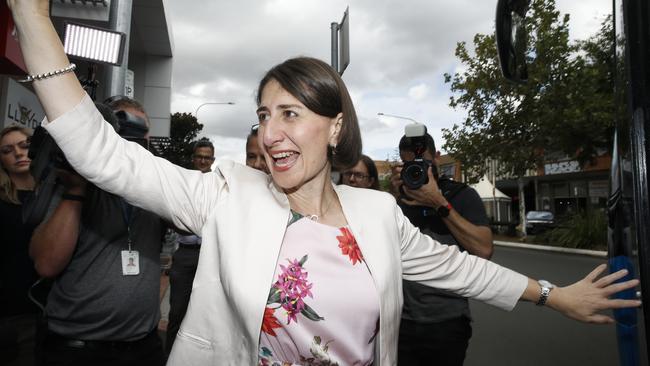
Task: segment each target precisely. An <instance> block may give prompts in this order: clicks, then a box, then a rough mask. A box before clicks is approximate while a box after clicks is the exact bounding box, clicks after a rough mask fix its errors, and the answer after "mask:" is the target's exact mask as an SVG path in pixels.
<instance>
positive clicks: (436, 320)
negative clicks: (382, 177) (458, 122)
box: [391, 125, 493, 366]
mask: <svg viewBox="0 0 650 366" xmlns="http://www.w3.org/2000/svg"><path fill="white" fill-rule="evenodd" d="M420 126H421V127H422V130H421V131H418V132H416V133H415V134H413V133H412V134H411V137H407V136H408V135H409V131H408V126H407V131H406V132H407V133H406V135H405V136H404V137H402V139H401V140H400V143H399V152H400V157H401V159H402V161H403V162H404V163H405V164H404V165H403V166H396V167H394V168H393V170H392V175H391V188H392V189H393V193H394V194H395V195H396V196H397V197H398V202H399V204H400V207H401V208H402V211H403V212H404V215H405V216H406V217H407V218H408V219H409V220H410V221H411V223H412V224H413V225H415V226H417V227H418V228H419V229H420V231H421V232H422V233H424V234H426V235H429V236H430V237H432V238H433V239H435V240H438V241H440V242H441V243H445V244H449V245H457V246H459V247H460V250H461V251H468V252H469V253H471V254H474V255H477V256H480V257H483V258H486V259H489V258H490V257H491V255H492V251H493V247H492V232H491V231H490V228H489V227H488V224H489V220H488V218H487V216H486V214H485V208H484V206H483V202H482V201H481V199H480V197H479V196H478V194H477V193H476V191H474V190H473V189H472V188H470V187H468V186H467V185H465V184H463V183H458V182H454V181H453V180H451V179H450V178H448V177H446V176H444V175H442V176H438V159H439V156H440V153H439V152H437V151H436V148H435V144H434V141H433V138H432V137H431V136H430V135H429V134H428V133H426V128H424V126H423V125H420ZM413 135H417V136H413ZM403 171H404V173H403ZM404 175H405V176H404ZM405 180H406V182H405ZM425 182H426V183H425ZM418 185H419V186H420V187H419V188H416V187H417V186H418ZM409 186H410V187H412V188H413V189H409V188H408V187H409ZM403 285H404V287H403V289H404V308H403V312H402V322H401V327H400V334H399V346H398V353H399V354H398V359H399V363H400V364H401V365H420V364H427V365H429V364H435V365H443V366H444V365H462V364H463V361H464V359H465V353H466V350H467V346H468V342H469V339H470V337H471V335H472V328H471V325H470V322H471V318H470V311H469V304H468V302H467V299H466V298H463V297H460V296H458V295H455V294H452V293H450V292H448V291H443V290H438V289H435V288H431V287H428V286H424V285H421V284H419V283H417V282H411V281H406V280H405V281H403Z"/></svg>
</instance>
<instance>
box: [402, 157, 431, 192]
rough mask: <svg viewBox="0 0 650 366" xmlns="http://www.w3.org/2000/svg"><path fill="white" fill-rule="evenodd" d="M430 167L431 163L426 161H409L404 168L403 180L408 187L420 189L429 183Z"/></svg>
mask: <svg viewBox="0 0 650 366" xmlns="http://www.w3.org/2000/svg"><path fill="white" fill-rule="evenodd" d="M428 169H429V164H427V163H426V162H425V161H409V162H407V163H406V164H404V167H403V168H402V174H401V178H402V182H404V185H405V186H406V188H408V189H418V188H420V187H422V186H423V185H425V184H427V183H429V176H428V175H427V170H428Z"/></svg>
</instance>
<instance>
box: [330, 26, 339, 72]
mask: <svg viewBox="0 0 650 366" xmlns="http://www.w3.org/2000/svg"><path fill="white" fill-rule="evenodd" d="M330 29H331V32H332V68H333V69H334V70H336V72H339V23H337V22H332V24H331V25H330Z"/></svg>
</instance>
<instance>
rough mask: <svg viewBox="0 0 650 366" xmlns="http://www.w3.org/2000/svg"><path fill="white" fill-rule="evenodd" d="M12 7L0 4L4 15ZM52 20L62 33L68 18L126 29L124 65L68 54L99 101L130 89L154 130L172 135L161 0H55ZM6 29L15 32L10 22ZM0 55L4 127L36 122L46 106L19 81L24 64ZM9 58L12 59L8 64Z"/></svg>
mask: <svg viewBox="0 0 650 366" xmlns="http://www.w3.org/2000/svg"><path fill="white" fill-rule="evenodd" d="M3 3H4V2H3ZM8 11H9V10H8V9H7V8H6V5H5V6H3V7H1V8H0V13H3V14H1V16H0V18H2V17H4V16H6V14H7V12H8ZM52 20H53V23H54V25H55V28H56V29H57V32H58V33H59V35H61V38H62V39H64V37H63V34H64V29H65V24H66V22H70V23H75V24H80V25H84V26H90V27H96V28H102V29H107V30H113V31H121V32H123V33H124V34H125V37H124V39H125V46H124V51H123V61H124V62H123V65H121V66H113V65H109V64H100V63H91V62H89V61H86V60H82V59H77V58H74V57H70V60H71V62H74V63H75V64H77V70H76V74H77V76H78V77H79V79H80V80H81V81H82V82H83V81H89V80H90V81H93V82H94V85H96V86H95V100H96V101H103V100H104V99H106V98H107V97H110V96H113V95H127V96H129V97H133V98H135V99H136V100H138V101H139V102H141V103H142V104H143V105H144V107H145V109H146V110H147V114H148V115H149V118H150V120H151V131H150V134H151V135H152V136H169V127H170V104H171V76H172V60H173V49H174V47H173V41H172V32H171V27H170V22H169V17H168V11H167V9H166V7H165V2H164V1H163V0H128V1H127V0H88V1H75V0H59V1H56V2H52ZM125 23H128V26H125V25H124V24H125ZM116 27H117V28H119V29H115V28H116ZM125 30H126V32H124V31H125ZM3 31H4V32H5V33H6V32H11V31H12V26H11V25H9V26H8V27H5V29H3ZM4 38H5V43H11V39H10V37H4ZM5 47H6V46H5ZM0 56H1V57H3V59H4V60H3V61H4V62H0V74H1V75H0V112H2V113H3V114H2V116H3V118H2V121H0V127H5V126H9V125H20V126H23V127H28V128H35V127H37V126H38V125H39V124H40V122H41V121H42V120H43V118H44V113H43V109H42V108H41V106H40V103H39V102H38V99H37V98H36V96H35V94H34V93H33V90H31V86H30V85H28V84H19V83H17V82H16V79H18V78H21V77H22V76H23V75H20V74H21V70H20V66H21V65H18V67H16V65H15V64H16V62H15V61H13V60H9V57H7V55H0ZM8 60H9V61H12V62H11V63H9V64H8V63H7V61H8ZM23 67H24V66H23ZM23 71H24V69H23ZM119 71H124V72H119ZM115 75H118V78H117V81H116V78H115ZM120 75H121V76H123V77H119V76H120Z"/></svg>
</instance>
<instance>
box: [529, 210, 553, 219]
mask: <svg viewBox="0 0 650 366" xmlns="http://www.w3.org/2000/svg"><path fill="white" fill-rule="evenodd" d="M526 219H527V220H553V213H552V212H549V211H530V212H528V213H527V214H526Z"/></svg>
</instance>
